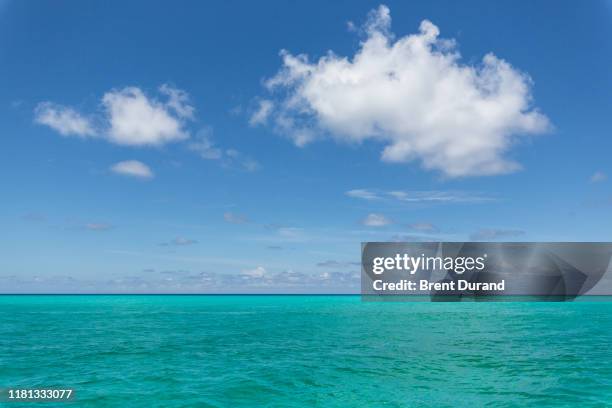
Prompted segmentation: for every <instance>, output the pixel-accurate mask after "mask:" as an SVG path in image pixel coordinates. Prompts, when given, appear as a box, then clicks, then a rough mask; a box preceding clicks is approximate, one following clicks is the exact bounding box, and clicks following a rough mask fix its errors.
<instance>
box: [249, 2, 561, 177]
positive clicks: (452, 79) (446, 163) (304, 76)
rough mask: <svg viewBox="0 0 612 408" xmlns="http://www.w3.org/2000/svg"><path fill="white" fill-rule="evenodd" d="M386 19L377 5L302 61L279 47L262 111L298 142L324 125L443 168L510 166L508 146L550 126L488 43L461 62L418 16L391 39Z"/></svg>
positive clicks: (468, 172)
mask: <svg viewBox="0 0 612 408" xmlns="http://www.w3.org/2000/svg"><path fill="white" fill-rule="evenodd" d="M390 29H391V15H390V11H389V9H388V8H387V7H386V6H384V5H381V6H380V7H379V8H378V9H376V10H373V11H372V12H371V13H370V15H369V18H368V20H367V22H366V25H365V27H364V30H363V31H364V33H365V38H364V39H363V41H362V42H361V43H360V47H359V49H358V50H357V51H356V53H355V54H354V55H352V56H340V55H336V54H334V53H333V52H329V53H328V54H327V55H326V56H324V57H321V58H320V59H319V60H318V61H313V62H311V61H310V60H309V59H308V57H307V56H306V55H303V54H300V55H293V54H291V53H289V52H287V51H283V52H281V55H282V58H283V66H282V68H281V69H280V71H279V72H278V73H277V74H276V75H275V76H274V77H272V78H271V79H269V80H268V81H267V82H266V84H267V87H268V88H269V90H270V91H271V92H272V93H273V94H274V95H276V97H277V100H276V101H275V102H274V106H275V107H276V108H275V109H274V111H273V112H267V113H266V115H265V117H266V118H267V117H268V116H270V117H271V119H272V121H273V126H274V127H275V129H276V130H277V131H278V132H280V133H283V134H285V135H287V136H289V137H290V138H292V139H293V141H294V142H295V143H296V144H297V145H298V146H303V145H305V144H307V143H309V142H311V141H313V140H314V139H316V138H321V137H324V136H325V135H328V136H330V137H332V138H334V139H336V140H340V141H346V142H353V143H354V142H358V143H359V142H363V141H366V140H375V141H378V142H381V143H383V144H384V146H385V147H384V149H383V151H382V159H383V160H385V161H388V162H409V161H414V160H417V161H419V162H420V163H421V164H422V166H423V167H424V168H425V169H430V170H437V171H440V172H442V173H443V174H444V175H445V176H448V177H461V176H476V175H493V174H501V173H508V172H512V171H515V170H517V169H519V168H520V165H519V164H518V163H517V162H515V161H513V160H512V159H511V158H509V157H508V156H507V153H508V151H509V149H510V148H511V146H512V145H513V144H514V143H515V141H516V140H517V139H519V137H521V136H525V135H530V134H540V133H543V132H545V131H547V130H549V129H550V127H551V125H550V123H549V120H548V119H547V117H546V116H544V115H543V114H541V113H540V112H539V111H538V110H537V109H536V108H534V107H533V105H532V96H531V87H532V81H531V79H530V78H529V76H528V75H527V74H525V73H522V72H520V71H518V70H517V69H515V68H514V67H512V66H511V65H510V64H509V63H508V62H506V61H504V60H503V59H501V58H498V57H497V56H495V55H493V54H492V53H489V54H486V55H485V56H484V57H483V58H482V61H481V62H479V63H476V64H469V63H465V62H462V61H461V55H460V54H459V52H458V50H457V47H456V45H455V42H454V41H453V40H445V39H441V38H439V33H440V31H439V29H438V27H437V26H436V25H434V24H433V23H431V22H430V21H428V20H423V21H422V23H421V25H420V27H419V32H418V33H415V34H412V35H407V36H404V37H400V38H397V39H395V37H394V36H393V34H392V33H391V31H390ZM251 119H252V121H253V118H251ZM254 122H256V123H257V122H260V121H258V120H255V121H254Z"/></svg>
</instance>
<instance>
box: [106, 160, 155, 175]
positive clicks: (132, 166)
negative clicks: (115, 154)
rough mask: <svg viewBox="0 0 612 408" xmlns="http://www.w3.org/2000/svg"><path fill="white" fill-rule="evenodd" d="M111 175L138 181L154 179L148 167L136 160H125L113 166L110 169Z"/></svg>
mask: <svg viewBox="0 0 612 408" xmlns="http://www.w3.org/2000/svg"><path fill="white" fill-rule="evenodd" d="M110 170H111V171H112V172H113V173H116V174H120V175H123V176H129V177H135V178H140V179H151V178H153V177H154V174H153V171H152V170H151V168H150V167H149V166H147V165H146V164H144V163H143V162H140V161H138V160H126V161H122V162H118V163H115V164H113V165H112V166H111V167H110Z"/></svg>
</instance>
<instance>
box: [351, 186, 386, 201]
mask: <svg viewBox="0 0 612 408" xmlns="http://www.w3.org/2000/svg"><path fill="white" fill-rule="evenodd" d="M345 194H346V195H347V196H349V197H353V198H361V199H363V200H380V199H381V197H380V196H379V195H378V194H377V193H375V192H373V191H371V190H366V189H363V188H357V189H355V190H349V191H347V192H346V193H345Z"/></svg>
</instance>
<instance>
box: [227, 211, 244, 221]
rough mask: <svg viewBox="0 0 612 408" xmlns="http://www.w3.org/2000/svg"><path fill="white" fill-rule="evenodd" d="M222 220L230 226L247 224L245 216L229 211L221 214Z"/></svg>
mask: <svg viewBox="0 0 612 408" xmlns="http://www.w3.org/2000/svg"><path fill="white" fill-rule="evenodd" d="M223 219H224V220H225V222H229V223H230V224H246V223H247V222H249V219H248V217H247V216H245V215H242V214H236V213H233V212H229V211H227V212H225V213H223Z"/></svg>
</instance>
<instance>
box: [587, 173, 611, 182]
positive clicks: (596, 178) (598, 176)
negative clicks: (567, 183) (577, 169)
mask: <svg viewBox="0 0 612 408" xmlns="http://www.w3.org/2000/svg"><path fill="white" fill-rule="evenodd" d="M607 179H608V175H607V174H606V173H604V172H603V171H596V172H595V173H593V175H592V176H591V183H600V182H602V181H606V180H607Z"/></svg>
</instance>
